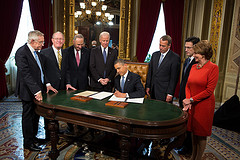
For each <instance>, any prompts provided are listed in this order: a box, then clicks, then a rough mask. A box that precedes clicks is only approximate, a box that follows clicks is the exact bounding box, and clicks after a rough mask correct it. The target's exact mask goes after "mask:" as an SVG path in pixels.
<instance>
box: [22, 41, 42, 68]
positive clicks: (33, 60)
mask: <svg viewBox="0 0 240 160" xmlns="http://www.w3.org/2000/svg"><path fill="white" fill-rule="evenodd" d="M25 47H26V50H27V52H28V54H27V55H28V56H29V58H30V59H31V61H32V62H33V63H34V64H35V65H36V66H37V67H38V68H39V66H38V64H37V61H36V59H35V57H34V56H33V54H32V52H31V51H30V49H29V48H28V46H27V45H26V46H25ZM38 58H39V59H40V56H38ZM40 63H41V66H42V62H41V60H40ZM39 70H40V68H39Z"/></svg>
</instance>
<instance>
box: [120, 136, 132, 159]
mask: <svg viewBox="0 0 240 160" xmlns="http://www.w3.org/2000/svg"><path fill="white" fill-rule="evenodd" d="M120 148H121V160H128V159H129V149H130V143H129V141H128V138H127V137H122V139H121V142H120Z"/></svg>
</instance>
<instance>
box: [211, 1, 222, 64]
mask: <svg viewBox="0 0 240 160" xmlns="http://www.w3.org/2000/svg"><path fill="white" fill-rule="evenodd" d="M212 13H213V14H212V22H211V31H210V43H211V44H212V48H213V57H212V59H211V61H212V62H213V63H216V54H217V51H218V45H219V44H218V42H219V36H220V29H221V20H222V13H223V0H214V2H213V12H212Z"/></svg>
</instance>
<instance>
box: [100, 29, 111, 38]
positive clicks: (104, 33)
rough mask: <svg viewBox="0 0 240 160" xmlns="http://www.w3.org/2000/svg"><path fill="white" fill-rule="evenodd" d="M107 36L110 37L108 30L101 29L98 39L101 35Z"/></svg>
mask: <svg viewBox="0 0 240 160" xmlns="http://www.w3.org/2000/svg"><path fill="white" fill-rule="evenodd" d="M104 35H105V36H108V37H109V39H110V34H109V33H108V32H106V31H103V32H102V33H100V35H99V39H101V37H102V36H104Z"/></svg>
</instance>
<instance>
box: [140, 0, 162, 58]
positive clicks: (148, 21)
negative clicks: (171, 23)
mask: <svg viewBox="0 0 240 160" xmlns="http://www.w3.org/2000/svg"><path fill="white" fill-rule="evenodd" d="M160 6H161V0H151V1H149V0H141V5H140V17H139V24H138V26H139V27H138V40H137V53H136V56H137V58H138V61H139V62H144V60H145V57H146V55H147V53H148V50H149V47H150V45H151V42H152V37H153V35H154V32H155V28H156V25H157V20H158V15H159V11H160ZM159 38H160V37H159Z"/></svg>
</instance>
